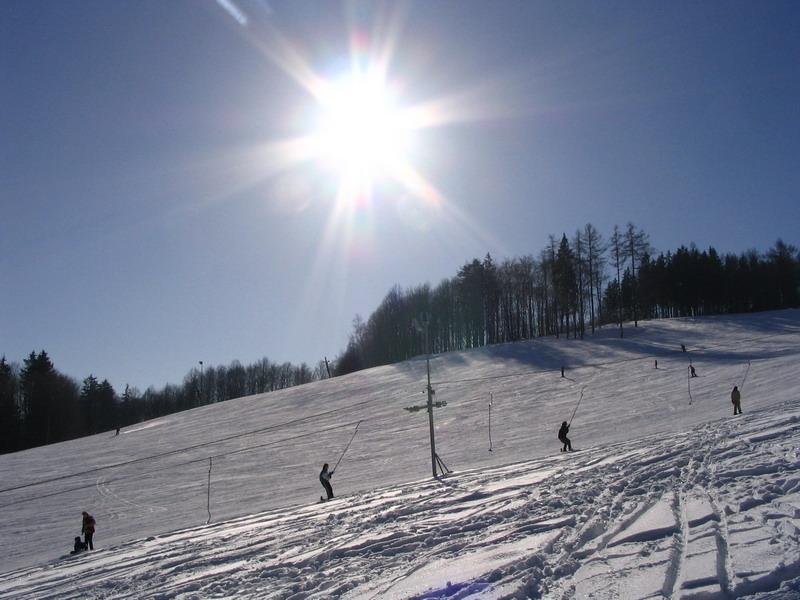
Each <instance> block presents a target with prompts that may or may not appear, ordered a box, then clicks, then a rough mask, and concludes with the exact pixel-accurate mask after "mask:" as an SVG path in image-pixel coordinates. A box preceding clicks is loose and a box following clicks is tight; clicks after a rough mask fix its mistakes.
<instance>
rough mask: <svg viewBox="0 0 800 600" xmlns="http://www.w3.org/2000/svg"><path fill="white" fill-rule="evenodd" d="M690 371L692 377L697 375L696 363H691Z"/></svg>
mask: <svg viewBox="0 0 800 600" xmlns="http://www.w3.org/2000/svg"><path fill="white" fill-rule="evenodd" d="M689 373H691V375H692V377H697V373H696V372H695V370H694V365H689Z"/></svg>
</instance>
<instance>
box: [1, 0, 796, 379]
mask: <svg viewBox="0 0 800 600" xmlns="http://www.w3.org/2000/svg"><path fill="white" fill-rule="evenodd" d="M798 31H800V4H798V3H796V2H743V3H738V2H703V3H697V2H681V3H664V2H624V3H614V2H547V3H544V2H474V1H466V2H464V1H458V2H455V1H453V2H423V1H421V2H409V3H402V4H401V3H394V4H377V3H344V4H338V3H334V2H301V1H297V0H292V1H286V2H283V1H278V0H218V1H214V0H207V1H203V0H190V1H172V2H162V1H160V0H157V1H156V0H152V1H130V2H124V1H117V2H107V1H106V0H98V1H96V2H95V1H83V0H75V1H72V2H53V1H37V0H22V1H16V0H5V1H4V2H2V3H0V354H5V355H6V357H7V358H8V359H10V360H12V361H18V362H21V360H22V359H23V358H24V357H25V356H26V355H27V354H28V353H29V352H30V351H31V350H37V351H38V350H40V349H45V350H47V351H48V353H49V354H50V355H51V357H52V358H53V360H54V363H55V365H56V367H57V368H58V369H60V370H61V371H63V372H65V373H67V374H69V375H71V376H73V377H75V378H77V379H82V378H84V377H86V376H87V375H89V374H90V373H93V374H95V375H96V376H98V377H100V378H108V379H109V380H110V381H111V382H112V384H114V386H115V387H116V388H117V389H118V391H121V390H122V389H123V388H124V385H125V384H126V383H130V384H132V385H135V386H137V387H139V388H140V389H144V388H146V387H147V386H149V385H154V386H156V387H161V386H163V385H164V384H165V383H168V382H174V383H179V382H180V381H181V379H182V377H183V375H184V374H185V373H186V372H187V371H188V370H189V369H191V368H192V367H195V366H197V364H198V361H199V360H203V361H204V363H205V364H207V365H208V364H227V363H229V362H230V361H231V360H233V359H239V360H240V361H242V362H243V363H245V364H246V363H248V362H252V361H255V360H257V359H259V358H261V357H262V356H267V357H269V358H270V359H271V360H274V361H281V362H282V361H292V362H295V363H299V362H302V361H306V362H308V363H309V364H314V363H315V362H316V361H317V360H320V359H321V358H322V357H323V356H326V355H327V356H328V357H329V358H333V357H334V356H335V355H336V354H337V353H338V352H339V351H340V350H342V349H343V348H344V346H345V344H346V342H347V337H348V334H349V333H350V331H351V321H352V319H353V317H354V315H355V314H356V313H359V314H361V315H363V316H364V317H367V316H368V315H369V314H370V313H371V311H372V310H374V309H375V307H376V306H377V305H378V303H379V302H380V300H381V299H382V298H383V296H384V295H385V294H386V292H387V291H388V290H389V289H390V288H391V286H392V285H394V284H399V285H401V286H403V287H407V286H411V285H416V284H420V283H424V282H430V283H431V284H436V283H438V282H439V281H440V280H441V279H442V278H444V277H451V276H453V275H454V274H455V273H456V271H457V270H458V268H459V267H460V266H461V265H462V264H464V263H465V262H466V261H468V260H470V259H472V258H474V257H482V256H484V255H485V254H486V253H487V252H491V254H492V255H493V256H494V257H495V258H497V259H503V258H505V257H511V256H521V255H524V254H529V253H533V254H536V253H538V252H539V250H540V249H541V248H542V247H543V245H544V244H545V242H546V239H547V235H548V234H551V233H552V234H554V235H557V236H560V235H561V233H562V232H566V233H567V234H570V235H571V234H572V233H573V232H574V231H575V230H576V229H577V228H579V227H582V226H583V225H584V224H585V223H587V222H591V223H593V224H594V225H595V226H596V227H597V228H598V229H599V230H600V231H601V232H602V233H603V234H604V235H606V236H607V235H608V234H609V233H610V231H611V229H612V227H613V225H614V224H615V223H617V224H619V225H621V226H622V225H624V224H625V223H627V222H628V221H633V222H634V223H635V224H636V225H637V226H639V227H641V228H643V229H644V230H645V231H647V232H648V233H649V234H650V237H651V242H652V244H653V245H654V246H655V248H656V249H657V250H669V249H674V248H676V247H677V246H679V245H680V244H687V245H688V244H689V243H690V242H695V243H696V244H697V245H698V246H700V247H702V248H705V247H707V246H709V245H713V246H714V247H716V248H717V249H718V250H720V251H723V252H724V251H735V252H739V251H743V250H746V249H747V248H751V247H754V248H757V249H759V250H766V249H767V248H768V247H769V246H770V245H771V244H772V243H773V242H774V241H775V239H776V238H777V237H783V238H784V240H786V241H787V242H790V243H793V244H796V245H797V244H798V243H800V237H799V236H798V225H800V202H799V201H798V190H800V74H799V73H800V67H798V65H800V35H798V33H797V32H798ZM376 73H377V75H375V74H376ZM365 74H366V75H365ZM370 77H371V78H370ZM364 81H373V82H375V81H376V82H378V83H376V84H375V85H378V84H380V85H379V88H380V89H378V91H377V92H375V94H373V95H379V96H380V102H379V104H380V107H381V108H379V109H375V108H374V106H373V104H371V103H370V101H368V100H369V98H371V96H370V93H371V92H363V91H362V92H354V93H352V94H350V95H348V93H349V92H347V93H346V92H345V91H343V90H350V89H351V88H354V89H357V90H363V89H371V88H368V86H366V87H365V86H364ZM348 82H349V83H348ZM359 86H361V87H359ZM359 93H360V95H359ZM365 94H366V96H365ZM365 97H367V100H365V99H364V98H365ZM337 99H338V100H337ZM342 104H344V105H346V107H347V108H346V109H345V110H344V112H343V111H342V109H341V105H342ZM337 111H338V112H337ZM387 115H390V116H387ZM387 140H391V142H392V143H391V144H389V143H387Z"/></svg>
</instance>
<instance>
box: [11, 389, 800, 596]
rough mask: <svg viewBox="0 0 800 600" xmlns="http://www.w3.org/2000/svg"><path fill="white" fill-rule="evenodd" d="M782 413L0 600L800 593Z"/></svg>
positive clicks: (196, 548) (338, 510)
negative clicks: (22, 599)
mask: <svg viewBox="0 0 800 600" xmlns="http://www.w3.org/2000/svg"><path fill="white" fill-rule="evenodd" d="M787 410H788V411H789V412H790V413H791V415H790V416H788V418H787V415H786V414H783V415H780V416H773V415H772V414H769V413H761V414H752V415H747V416H745V417H744V418H741V419H739V418H737V420H729V421H721V422H717V423H712V424H707V425H704V426H701V427H697V428H695V429H693V430H692V431H689V432H687V433H683V434H677V435H670V436H659V437H650V438H644V439H638V440H635V441H629V442H624V443H619V444H615V445H611V446H605V447H602V448H596V449H586V450H583V451H581V452H577V453H574V454H561V455H556V456H552V457H548V458H544V459H540V460H535V461H530V462H524V463H516V464H511V465H506V466H503V467H497V468H493V469H488V470H473V471H466V472H462V473H456V474H454V475H453V476H450V477H447V478H443V479H441V480H439V481H434V480H426V481H420V482H416V483H409V484H406V485H404V486H399V487H396V488H383V489H376V490H373V491H370V492H367V493H364V494H361V495H358V496H346V497H341V498H335V499H334V500H332V501H330V502H326V503H321V504H316V503H315V504H310V505H307V506H302V507H297V508H292V509H287V510H272V511H268V512H265V513H261V514H258V515H253V516H249V517H243V518H239V519H233V520H230V521H227V522H224V523H217V524H213V525H209V526H205V527H199V528H194V529H187V530H182V531H177V532H173V533H171V534H167V535H162V536H158V537H152V538H148V539H147V540H143V541H139V542H134V543H130V544H124V545H120V546H117V547H113V548H108V549H104V550H100V551H96V552H93V553H88V554H85V555H80V556H78V557H68V558H65V559H64V560H62V561H60V562H56V563H53V564H51V565H47V566H44V567H37V568H29V569H24V570H20V571H15V572H12V573H6V574H3V575H0V597H20V596H24V597H29V598H55V597H58V598H70V597H92V596H94V597H103V598H106V597H111V598H163V599H166V598H201V597H202V598H214V597H231V596H236V597H239V598H247V597H251V598H280V599H285V600H288V599H292V600H294V599H300V598H331V597H343V598H431V599H432V598H452V599H456V598H467V597H469V598H509V599H510V598H526V597H529V598H539V597H544V598H563V599H565V600H566V599H568V598H575V597H580V598H594V599H602V598H608V599H612V598H670V599H679V598H680V599H683V598H686V599H690V598H696V599H700V598H741V597H746V596H748V595H754V594H757V593H772V594H777V595H776V596H774V597H775V598H781V597H786V598H790V597H797V594H796V593H795V591H796V590H800V550H798V548H800V544H798V541H800V473H799V472H798V466H800V457H798V452H797V448H798V447H800V418H798V417H799V416H800V403H799V404H797V405H792V406H791V407H788V409H787ZM97 489H98V491H99V492H100V493H101V494H106V493H110V491H109V490H108V489H107V488H106V487H105V486H104V485H103V483H102V481H98V483H97ZM139 508H142V509H145V510H158V507H139ZM88 573H91V580H92V584H91V586H88V587H87V585H86V577H87V574H88ZM784 592H786V593H785V594H784ZM781 594H784V595H781ZM792 594H795V595H794V596H792Z"/></svg>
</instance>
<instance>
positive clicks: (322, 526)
mask: <svg viewBox="0 0 800 600" xmlns="http://www.w3.org/2000/svg"><path fill="white" fill-rule="evenodd" d="M616 335H617V332H616V331H615V330H613V328H607V329H604V330H603V331H602V332H600V333H598V334H597V335H596V336H594V337H591V336H587V339H586V340H584V341H579V340H565V339H560V340H556V339H549V338H548V339H537V340H535V341H533V342H524V343H517V344H504V345H498V346H493V347H489V348H482V349H478V350H474V351H469V352H462V353H451V354H447V355H441V356H436V357H434V358H433V359H432V361H431V368H432V376H433V380H434V387H435V388H436V392H437V393H436V400H437V401H446V402H447V405H446V406H444V407H442V408H439V409H436V410H435V419H436V444H437V451H438V453H439V455H440V456H441V457H442V459H443V460H444V462H445V463H446V464H447V465H448V466H449V467H450V468H452V469H454V473H452V474H451V475H448V476H447V477H444V478H441V479H439V480H434V479H432V477H431V466H430V448H429V445H428V422H427V414H426V412H425V411H424V410H423V411H417V412H410V411H407V410H404V407H409V406H413V405H420V404H423V403H424V402H425V394H424V393H423V391H424V385H425V360H424V358H420V359H416V360H412V361H407V362H405V363H402V364H399V365H393V366H387V367H380V368H376V369H371V370H369V371H363V372H360V373H355V374H352V375H349V376H346V377H341V378H336V379H333V380H328V381H323V382H317V383H313V384H309V385H306V386H301V387H297V388H292V389H289V390H283V391H280V392H275V393H271V394H265V395H260V396H252V397H248V398H242V399H239V400H234V401H229V402H226V403H223V404H218V405H213V406H206V407H202V408H198V409H195V410H192V411H188V412H184V413H180V414H176V415H170V416H167V417H162V418H160V419H157V420H155V421H151V422H148V423H143V424H139V425H137V426H134V427H131V428H129V429H127V430H125V429H123V431H122V433H121V434H120V436H118V437H115V436H114V435H113V432H109V433H106V434H102V435H97V436H93V437H89V438H83V439H80V440H73V441H71V442H65V443H62V444H56V445H53V446H48V447H43V448H37V449H33V450H28V451H25V452H20V453H15V454H11V455H5V456H0V477H1V479H0V481H1V483H0V489H2V490H3V491H0V509H2V519H0V535H2V539H3V540H4V543H3V544H2V546H0V572H2V574H0V597H2V598H6V597H9V598H11V597H13V598H18V597H19V598H22V597H24V598H86V597H103V598H106V597H111V598H222V597H225V598H233V597H236V598H334V597H342V598H467V597H469V598H502V597H509V598H526V597H532V598H538V597H544V598H741V597H752V598H759V599H766V598H769V599H778V598H780V599H787V598H793V599H796V598H800V544H798V537H800V529H799V527H800V472H798V466H800V369H798V356H799V355H800V311H796V310H795V311H779V312H772V313H762V314H757V315H747V316H731V317H717V318H704V319H696V320H693V319H677V320H662V321H654V322H645V323H641V324H640V326H639V327H638V328H637V329H635V330H634V329H633V328H632V327H631V328H628V329H626V332H625V335H626V337H625V338H624V339H622V340H620V339H619V338H617V337H616ZM681 343H684V344H686V347H687V349H688V350H689V352H687V353H683V352H681V351H680V344H681ZM656 358H657V359H658V369H655V368H654V359H656ZM690 359H691V360H692V363H693V364H694V365H695V367H696V369H697V373H698V375H699V377H698V378H695V379H691V380H690V379H689V378H688V377H687V365H688V363H689V360H690ZM748 361H750V367H749V368H748V366H747V365H748ZM561 365H565V366H566V373H565V374H566V377H565V378H561V376H560V367H561ZM742 383H743V386H742V385H741V384H742ZM734 384H739V385H740V386H741V387H742V407H743V410H744V414H743V415H740V416H736V417H734V416H733V414H732V406H731V402H730V390H731V388H732V387H733V385H734ZM690 386H691V387H690ZM581 389H583V390H584V397H583V400H582V401H581V404H580V407H579V409H578V412H577V415H576V417H575V419H574V422H573V426H572V430H571V432H570V437H571V438H572V442H573V446H574V447H575V448H577V449H579V450H578V451H577V452H575V453H572V454H562V453H560V452H558V448H559V446H560V444H559V442H558V440H557V439H556V432H557V430H558V426H559V425H560V423H561V421H563V420H567V419H569V416H570V414H571V413H572V410H573V409H574V408H575V405H576V403H577V401H578V399H579V397H580V392H581ZM690 390H691V403H690V394H689V392H690ZM490 393H491V394H492V396H493V406H492V432H491V433H492V451H491V452H489V451H488V449H489V437H488V434H489V432H488V401H489V394H490ZM359 420H362V422H361V425H360V427H359V431H358V434H357V435H356V437H355V439H354V441H353V443H352V445H351V447H350V449H349V451H348V452H347V454H346V455H345V457H344V459H343V461H342V463H341V465H340V467H339V469H338V470H337V472H336V475H335V477H334V479H333V484H334V490H335V492H336V493H337V498H335V499H334V500H332V501H331V502H327V503H321V504H320V503H317V502H316V500H317V498H318V497H319V494H320V493H322V487H321V486H320V485H319V483H318V480H317V475H318V473H319V468H320V465H321V464H322V462H329V463H331V464H333V463H335V462H336V460H337V458H338V457H339V454H340V453H341V451H342V449H343V448H344V447H345V445H346V444H347V442H348V440H349V439H350V437H351V435H352V433H353V430H354V428H355V424H356V422H358V421H359ZM247 432H254V433H251V434H248V435H243V434H246V433H247ZM190 447H191V448H190ZM187 448H190V449H188V450H183V449H187ZM237 451H239V452H237ZM232 452H235V453H232ZM212 455H213V456H214V457H215V458H214V459H213V465H212V471H211V495H210V511H211V514H212V521H211V524H209V525H205V523H206V521H207V519H208V510H207V509H208V506H207V500H208V497H207V490H208V488H207V483H208V470H209V461H208V457H209V456H212ZM150 457H156V458H150ZM129 461H136V462H129ZM191 461H195V462H191ZM125 462H127V463H128V464H125V465H122V466H119V467H116V468H105V467H106V466H108V465H114V464H119V463H125ZM78 472H83V473H85V474H84V475H81V476H76V477H72V476H71V475H72V474H74V473H78ZM42 480H50V481H49V482H47V483H41V484H37V485H33V484H35V483H36V482H38V481H42ZM23 486H24V487H23ZM9 488H17V489H9ZM82 510H88V511H89V512H91V513H92V514H93V515H94V516H95V517H96V519H97V523H98V527H97V533H96V534H95V547H96V548H97V549H96V550H95V551H94V552H89V553H86V554H81V555H79V556H77V557H73V556H69V555H68V552H69V550H70V549H71V546H72V538H73V537H74V536H75V535H77V534H78V533H79V531H80V513H81V511H82Z"/></svg>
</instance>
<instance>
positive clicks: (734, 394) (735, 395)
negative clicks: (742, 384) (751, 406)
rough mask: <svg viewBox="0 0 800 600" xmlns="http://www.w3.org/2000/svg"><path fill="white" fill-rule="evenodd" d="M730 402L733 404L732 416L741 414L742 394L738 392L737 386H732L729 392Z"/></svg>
mask: <svg viewBox="0 0 800 600" xmlns="http://www.w3.org/2000/svg"><path fill="white" fill-rule="evenodd" d="M731 402H732V403H733V414H734V415H740V414H742V393H741V392H740V391H739V386H738V385H735V386H733V390H732V391H731Z"/></svg>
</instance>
